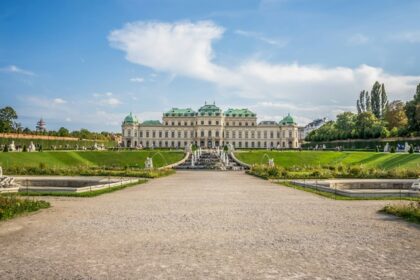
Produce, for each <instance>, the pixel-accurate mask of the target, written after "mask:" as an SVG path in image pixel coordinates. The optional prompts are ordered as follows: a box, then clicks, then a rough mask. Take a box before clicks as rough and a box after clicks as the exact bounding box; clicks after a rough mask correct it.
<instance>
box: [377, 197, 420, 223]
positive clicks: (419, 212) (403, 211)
mask: <svg viewBox="0 0 420 280" xmlns="http://www.w3.org/2000/svg"><path fill="white" fill-rule="evenodd" d="M381 211H382V212H385V213H388V214H393V215H396V216H398V217H402V218H404V219H407V220H409V221H411V222H416V223H420V201H417V202H411V203H410V204H403V205H387V206H385V207H384V208H383V209H382V210H381Z"/></svg>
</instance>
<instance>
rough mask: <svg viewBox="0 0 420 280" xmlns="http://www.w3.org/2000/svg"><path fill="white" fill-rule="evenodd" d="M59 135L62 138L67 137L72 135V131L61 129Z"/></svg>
mask: <svg viewBox="0 0 420 280" xmlns="http://www.w3.org/2000/svg"><path fill="white" fill-rule="evenodd" d="M57 134H58V136H61V137H67V136H69V135H70V131H69V130H68V129H67V128H65V127H60V129H59V130H58V132H57Z"/></svg>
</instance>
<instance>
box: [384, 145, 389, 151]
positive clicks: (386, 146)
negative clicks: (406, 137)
mask: <svg viewBox="0 0 420 280" xmlns="http://www.w3.org/2000/svg"><path fill="white" fill-rule="evenodd" d="M388 152H389V143H386V144H385V147H384V153H388Z"/></svg>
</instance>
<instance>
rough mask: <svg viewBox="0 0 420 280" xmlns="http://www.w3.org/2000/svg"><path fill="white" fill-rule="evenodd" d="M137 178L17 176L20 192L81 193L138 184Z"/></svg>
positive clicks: (16, 180)
mask: <svg viewBox="0 0 420 280" xmlns="http://www.w3.org/2000/svg"><path fill="white" fill-rule="evenodd" d="M137 181H138V179H137V178H108V177H78V176H76V177H74V176H19V177H18V176H16V177H15V182H16V183H17V184H19V185H20V187H19V192H69V193H72V192H73V193H79V192H87V191H94V190H100V189H105V188H112V187H117V186H120V185H125V184H129V183H134V182H137Z"/></svg>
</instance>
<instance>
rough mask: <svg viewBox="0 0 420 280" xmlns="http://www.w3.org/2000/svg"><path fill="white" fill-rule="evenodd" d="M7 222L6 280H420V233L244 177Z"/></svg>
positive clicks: (132, 193)
mask: <svg viewBox="0 0 420 280" xmlns="http://www.w3.org/2000/svg"><path fill="white" fill-rule="evenodd" d="M49 200H50V201H52V203H53V206H54V207H52V208H50V209H47V210H43V211H41V212H38V213H35V214H32V215H29V216H25V217H20V218H17V219H14V220H11V221H8V222H3V223H0V279H271V278H273V279H314V278H316V277H318V278H319V279H419V275H420V227H419V226H418V225H413V224H409V223H406V222H404V221H402V220H400V219H397V218H393V217H390V216H386V215H382V214H378V213H377V212H376V211H377V210H378V209H380V208H381V207H382V206H383V205H385V204H386V203H387V202H385V201H334V200H329V199H326V198H322V197H319V196H316V195H313V194H310V193H306V192H302V191H296V190H293V189H290V188H286V187H281V186H278V185H275V184H272V183H270V182H268V181H264V180H260V179H257V178H254V177H251V176H247V175H244V174H243V173H238V172H207V171H203V172H194V171H193V172H178V173H177V174H175V175H173V176H170V177H166V178H161V179H156V180H153V181H150V182H149V183H147V184H143V185H139V186H136V187H131V188H127V189H125V190H122V191H118V192H114V193H110V194H106V195H102V196H99V197H95V198H50V199H49Z"/></svg>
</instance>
